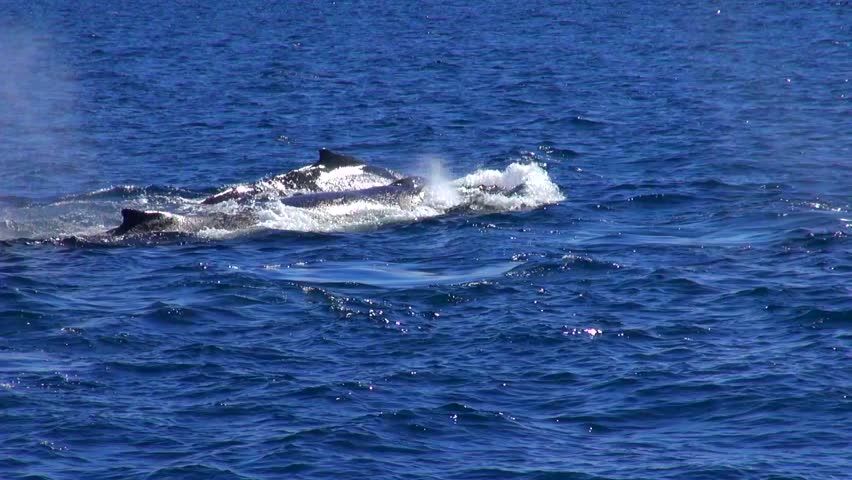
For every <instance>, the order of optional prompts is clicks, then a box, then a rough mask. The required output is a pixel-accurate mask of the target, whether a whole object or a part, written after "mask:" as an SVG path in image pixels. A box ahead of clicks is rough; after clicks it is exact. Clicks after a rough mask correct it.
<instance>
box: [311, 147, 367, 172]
mask: <svg viewBox="0 0 852 480" xmlns="http://www.w3.org/2000/svg"><path fill="white" fill-rule="evenodd" d="M358 165H364V162H362V161H361V160H358V159H357V158H355V157H352V156H349V155H343V154H342V153H334V152H332V151H331V150H329V149H327V148H321V149H320V151H319V161H317V163H315V164H314V166H317V167H319V166H323V167H325V168H327V169H329V170H332V169H335V168H340V167H353V166H358Z"/></svg>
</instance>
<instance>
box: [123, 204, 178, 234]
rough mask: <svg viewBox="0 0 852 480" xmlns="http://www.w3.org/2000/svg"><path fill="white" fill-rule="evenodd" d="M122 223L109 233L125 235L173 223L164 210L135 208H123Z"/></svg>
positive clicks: (156, 228)
mask: <svg viewBox="0 0 852 480" xmlns="http://www.w3.org/2000/svg"><path fill="white" fill-rule="evenodd" d="M121 219H122V220H121V225H119V226H118V227H116V228H113V229H112V230H110V231H109V232H108V233H110V234H111V235H124V234H125V233H128V232H130V231H137V232H147V231H151V230H158V229H162V228H163V227H164V226H166V225H167V224H170V223H172V222H171V221H170V218H169V216H168V215H166V214H164V213H163V212H146V211H143V210H136V209H133V208H124V209H122V210H121Z"/></svg>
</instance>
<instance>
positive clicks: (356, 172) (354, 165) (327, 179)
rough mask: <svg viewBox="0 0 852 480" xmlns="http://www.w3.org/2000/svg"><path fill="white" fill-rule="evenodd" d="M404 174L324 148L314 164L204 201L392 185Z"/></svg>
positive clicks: (235, 188)
mask: <svg viewBox="0 0 852 480" xmlns="http://www.w3.org/2000/svg"><path fill="white" fill-rule="evenodd" d="M402 178H403V176H402V175H400V174H398V173H396V172H394V171H392V170H388V169H386V168H382V167H377V166H374V165H368V164H367V163H366V162H364V161H362V160H359V159H357V158H355V157H353V156H350V155H344V154H341V153H336V152H333V151H331V150H328V149H326V148H322V149H320V150H319V160H317V161H316V162H314V163H312V164H310V165H306V166H304V167H301V168H297V169H295V170H291V171H289V172H286V173H282V174H279V175H274V176H271V177H267V178H264V179H261V180H259V181H257V182H254V183H249V184H241V185H235V186H232V187H228V188H226V189H224V190H221V191H219V192H217V193H215V194H213V195H210V196H209V197H207V198H205V199H204V200H202V201H201V204H202V205H215V204H218V203H222V202H227V201H230V200H235V201H238V202H241V201H246V200H250V199H270V198H277V197H287V196H291V195H295V194H298V193H301V194H304V193H318V192H335V191H344V190H347V189H350V188H351V186H352V185H360V186H363V187H364V188H369V187H379V186H385V185H390V184H391V183H393V182H395V181H397V180H401V179H402Z"/></svg>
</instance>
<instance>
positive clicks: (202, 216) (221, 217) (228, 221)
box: [106, 177, 425, 237]
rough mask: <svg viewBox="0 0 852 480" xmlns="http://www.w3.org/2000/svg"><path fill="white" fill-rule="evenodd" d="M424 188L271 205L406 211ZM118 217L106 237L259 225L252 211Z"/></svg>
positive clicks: (128, 211) (413, 183) (414, 185)
mask: <svg viewBox="0 0 852 480" xmlns="http://www.w3.org/2000/svg"><path fill="white" fill-rule="evenodd" d="M424 185H425V181H424V179H423V178H421V177H406V178H402V179H399V180H396V181H394V182H393V183H391V184H389V185H383V186H377V187H369V188H364V189H359V190H349V191H340V192H315V193H305V194H296V195H293V196H290V197H285V198H281V199H278V200H274V201H277V202H280V203H281V204H282V205H285V206H288V207H293V208H301V209H315V208H321V207H327V206H333V205H342V204H347V203H353V202H358V201H372V202H377V203H381V204H383V205H390V204H398V205H402V206H405V207H410V206H412V205H415V204H416V203H417V202H419V201H420V200H422V198H423V187H424ZM121 217H122V222H121V225H119V226H118V227H116V228H113V229H110V230H108V231H107V232H106V233H107V235H109V236H114V237H115V236H128V235H145V234H153V233H159V232H180V233H197V232H199V231H201V230H204V229H222V230H238V229H244V228H248V227H251V226H252V225H256V224H257V223H259V218H258V216H257V214H256V213H255V212H254V211H252V210H248V211H245V212H241V213H237V214H229V213H222V212H201V213H197V214H191V215H178V214H175V213H170V212H164V211H159V210H137V209H132V208H125V209H122V210H121Z"/></svg>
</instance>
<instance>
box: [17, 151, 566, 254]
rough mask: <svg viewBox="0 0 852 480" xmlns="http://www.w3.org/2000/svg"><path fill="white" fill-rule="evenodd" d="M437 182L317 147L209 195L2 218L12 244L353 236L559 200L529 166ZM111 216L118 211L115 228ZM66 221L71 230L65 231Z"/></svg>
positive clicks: (169, 191) (96, 203)
mask: <svg viewBox="0 0 852 480" xmlns="http://www.w3.org/2000/svg"><path fill="white" fill-rule="evenodd" d="M443 177H444V176H443V175H439V174H433V175H432V176H431V177H429V178H424V177H419V176H405V175H402V174H400V173H398V172H395V171H393V170H390V169H386V168H382V167H379V166H375V165H370V164H368V163H366V162H364V161H362V160H359V159H357V158H355V157H352V156H349V155H344V154H339V153H335V152H333V151H331V150H327V149H321V150H320V151H319V159H318V160H317V161H316V162H314V163H312V164H309V165H306V166H303V167H300V168H296V169H294V170H290V171H287V172H284V173H281V174H277V175H272V176H269V177H265V178H262V179H260V180H257V181H254V182H251V183H244V184H236V185H229V186H226V187H223V188H221V189H219V190H218V191H216V192H214V193H212V194H210V193H207V194H204V193H201V192H195V191H191V190H185V189H178V188H172V187H135V186H119V187H110V188H107V189H103V190H99V191H96V192H91V193H87V194H83V195H77V196H72V197H65V198H62V199H60V200H58V201H53V202H48V203H45V204H38V205H31V206H29V207H28V208H27V209H26V210H27V214H28V216H27V217H26V218H23V219H15V218H10V219H9V220H8V221H7V225H9V226H11V227H12V229H14V230H16V231H18V232H21V233H22V234H23V235H17V236H14V237H12V238H35V239H38V238H53V239H63V238H64V239H69V238H70V239H75V240H83V241H96V242H111V241H113V240H116V239H117V240H121V239H133V238H149V237H152V236H154V237H156V236H159V235H162V234H188V235H193V236H198V237H202V238H227V237H233V236H238V235H241V234H244V233H250V232H253V231H258V230H286V231H297V232H345V231H356V230H363V229H371V228H376V227H379V226H382V225H386V224H392V223H405V222H416V221H419V220H423V219H427V218H433V217H437V216H442V215H448V214H464V213H474V214H475V213H499V212H504V211H515V210H529V209H535V208H538V207H542V206H545V205H548V204H553V203H556V202H559V201H561V200H563V199H564V197H563V195H562V193H561V191H560V189H559V187H558V186H557V185H556V184H554V183H553V182H552V181H551V179H550V177H549V175H548V174H547V171H546V170H545V169H544V166H543V165H540V164H537V163H511V164H509V165H508V166H507V167H506V168H505V169H504V170H493V169H480V170H476V171H474V172H473V173H470V174H468V175H465V176H463V177H460V178H456V179H454V180H450V179H445V178H443ZM116 209H118V210H120V212H121V223H120V224H119V225H118V226H115V225H116V222H115V218H116V217H115V212H116ZM57 212H59V213H57ZM66 212H73V215H72V214H68V213H66ZM34 213H35V214H34ZM69 217H70V218H73V219H74V220H75V222H74V223H70V224H69V223H68V222H67V220H66V219H67V218H69ZM80 219H83V220H84V221H83V222H81V221H80ZM28 222H29V223H28Z"/></svg>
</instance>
